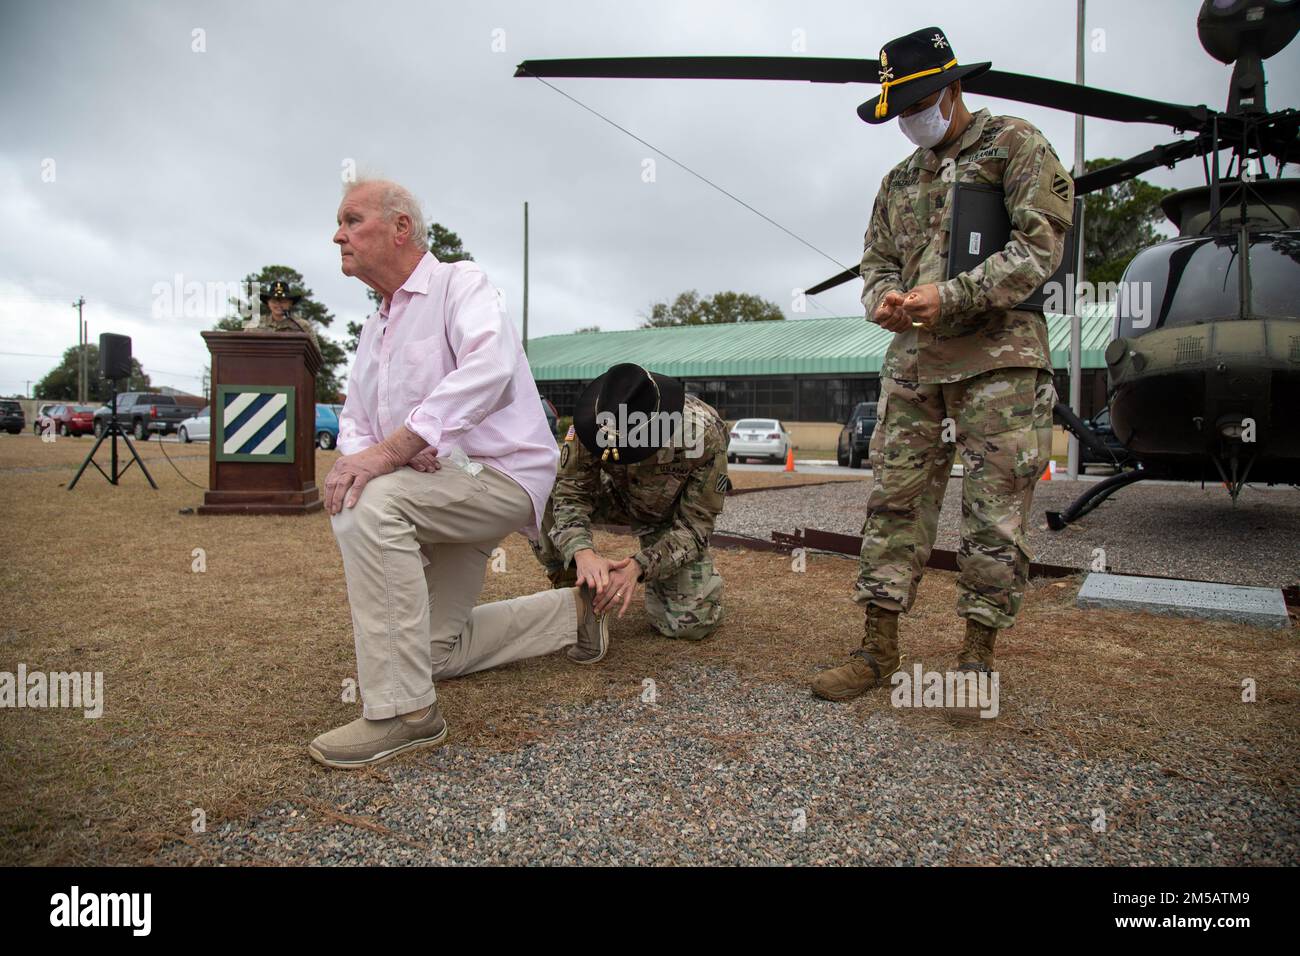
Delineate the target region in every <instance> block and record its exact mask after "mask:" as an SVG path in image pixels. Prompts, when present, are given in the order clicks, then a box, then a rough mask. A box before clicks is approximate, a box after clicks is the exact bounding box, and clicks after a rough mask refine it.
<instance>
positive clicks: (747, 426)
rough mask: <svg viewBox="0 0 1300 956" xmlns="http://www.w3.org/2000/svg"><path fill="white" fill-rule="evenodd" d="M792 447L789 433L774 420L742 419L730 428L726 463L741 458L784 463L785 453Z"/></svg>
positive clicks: (792, 443)
mask: <svg viewBox="0 0 1300 956" xmlns="http://www.w3.org/2000/svg"><path fill="white" fill-rule="evenodd" d="M793 447H794V442H793V441H791V439H790V433H789V432H788V431H786V430H785V426H784V425H782V424H781V422H780V421H778V420H777V419H775V418H742V419H741V420H740V421H738V422H736V424H734V425H732V426H731V441H730V442H729V443H728V444H727V461H730V462H735V461H737V460H738V459H741V458H767V459H769V460H771V461H777V462H783V461H785V456H786V452H788V451H789V450H790V449H791V448H793Z"/></svg>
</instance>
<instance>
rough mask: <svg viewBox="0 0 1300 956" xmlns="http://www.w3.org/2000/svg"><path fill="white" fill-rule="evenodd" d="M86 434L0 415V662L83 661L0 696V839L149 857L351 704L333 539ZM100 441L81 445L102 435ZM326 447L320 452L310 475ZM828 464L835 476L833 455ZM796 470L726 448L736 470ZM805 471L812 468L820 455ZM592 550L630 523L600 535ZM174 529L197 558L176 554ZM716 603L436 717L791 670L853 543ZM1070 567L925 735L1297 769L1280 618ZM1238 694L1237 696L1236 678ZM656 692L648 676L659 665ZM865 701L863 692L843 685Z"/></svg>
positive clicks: (1174, 768)
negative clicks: (715, 623)
mask: <svg viewBox="0 0 1300 956" xmlns="http://www.w3.org/2000/svg"><path fill="white" fill-rule="evenodd" d="M89 447H90V441H89V440H88V439H81V440H75V439H74V440H63V439H61V440H59V441H58V442H55V443H54V444H53V445H45V444H42V443H41V442H39V441H37V440H35V439H33V438H30V437H22V438H17V437H10V436H0V491H2V492H3V501H4V504H5V507H4V514H3V517H2V518H0V529H2V530H3V533H2V534H0V575H2V578H0V595H3V596H2V597H0V602H3V603H2V604H0V671H10V672H13V671H15V670H16V668H17V665H18V663H19V662H22V663H25V664H26V665H27V668H28V669H29V670H44V671H66V670H73V669H75V670H81V671H102V672H103V674H104V682H105V698H106V702H105V707H104V714H103V717H102V718H100V719H98V720H90V719H85V718H84V717H83V716H82V715H81V712H80V711H72V710H28V709H23V710H6V711H3V712H0V775H2V776H3V779H4V780H5V786H4V787H3V788H2V789H0V864H14V863H39V864H50V863H75V864H87V863H89V864H97V863H109V864H112V863H137V862H148V861H149V860H150V859H151V858H152V855H153V853H154V851H156V850H157V848H158V847H159V846H161V845H162V844H163V843H165V842H167V841H171V840H175V839H185V838H186V837H187V835H188V834H189V832H190V823H191V813H192V811H193V810H194V809H195V808H202V809H203V810H204V811H205V813H206V814H207V821H208V826H209V827H212V826H214V825H215V824H217V823H218V822H220V821H221V820H223V819H229V818H231V817H234V816H237V815H241V814H244V813H247V812H250V811H253V810H255V809H258V808H260V807H262V806H264V805H266V804H267V803H269V802H271V801H272V800H277V799H295V798H300V797H301V795H302V794H303V792H304V789H305V788H306V787H307V785H308V784H309V783H310V781H311V780H312V779H313V778H314V777H315V775H317V774H322V773H326V772H327V771H324V770H323V769H321V768H319V767H317V766H316V765H315V764H314V763H312V762H311V761H310V759H309V758H308V757H307V755H306V751H305V745H306V743H307V742H308V741H309V740H310V739H311V738H312V737H313V736H314V735H315V734H317V733H320V732H321V731H322V730H326V729H329V728H331V727H333V726H335V725H337V724H339V723H342V722H345V721H347V720H349V719H351V718H352V717H354V716H356V714H357V713H358V710H359V708H358V705H356V704H350V703H344V702H342V701H341V699H340V697H341V694H340V691H341V687H342V685H343V682H344V681H345V680H346V679H348V678H350V677H352V676H353V675H354V662H353V651H352V634H351V624H350V619H349V615H348V607H347V600H346V594H345V590H344V581H343V570H342V564H341V561H340V558H339V553H338V549H337V547H336V546H335V544H334V540H333V536H332V534H331V533H330V527H329V521H328V519H327V518H326V517H325V515H324V514H315V515H311V516H307V517H304V518H289V517H270V518H240V517H212V518H200V517H197V516H195V515H183V514H180V513H179V511H180V509H182V508H186V507H193V506H196V505H197V504H199V503H200V501H201V498H202V493H201V491H200V490H199V489H198V488H194V487H192V486H190V485H189V484H186V483H185V482H184V481H182V480H181V478H180V477H179V476H178V475H177V473H176V472H175V471H174V470H173V469H172V467H171V466H170V465H169V464H168V463H167V462H166V461H164V460H163V458H162V456H161V454H160V451H161V450H160V448H159V447H158V443H157V442H156V441H155V442H148V443H146V444H144V445H143V446H141V447H142V452H143V454H144V455H145V456H146V458H147V460H148V463H149V465H150V468H151V470H152V471H153V473H154V477H155V479H156V480H157V481H158V483H159V485H160V490H159V491H157V492H155V491H152V490H150V489H149V488H148V486H147V485H146V484H145V482H144V480H143V477H142V476H141V475H139V474H137V473H136V472H135V469H132V471H131V472H130V473H129V474H128V475H127V477H126V479H125V482H124V484H123V485H122V486H120V487H118V488H113V487H111V486H109V485H108V484H107V483H106V482H105V481H104V480H103V479H102V478H100V476H99V475H98V473H97V472H94V471H93V470H92V471H91V472H90V473H89V474H88V475H87V476H85V477H84V478H83V479H82V483H81V484H79V485H78V487H77V488H76V489H75V490H74V491H72V492H71V493H69V492H68V491H67V490H66V489H65V487H64V486H65V485H66V483H67V481H68V480H70V478H71V476H72V473H73V471H74V469H75V467H76V465H77V464H78V463H79V462H80V460H81V458H82V457H83V456H84V455H85V453H86V451H87V450H88V449H89ZM167 451H168V452H169V453H170V454H171V455H172V457H173V458H177V457H178V456H186V457H182V458H178V460H177V461H176V464H177V465H178V467H179V468H180V470H181V471H182V472H183V473H184V474H185V475H186V476H187V477H189V478H190V479H191V480H192V481H195V482H198V483H200V484H203V483H204V481H205V479H206V475H207V465H206V451H207V446H206V445H198V444H196V445H191V446H178V445H168V446H167ZM106 457H107V456H106V455H101V458H102V459H103V460H106ZM334 458H335V455H334V454H333V453H325V452H321V453H319V455H318V459H317V480H318V482H320V481H323V478H324V474H325V472H326V471H327V470H328V468H329V465H330V463H331V462H332V461H333V459H334ZM846 477H848V476H846ZM810 480H814V479H813V477H812V476H800V475H798V474H795V475H784V474H780V473H737V474H736V483H737V484H738V485H741V486H744V485H746V484H747V483H749V482H750V481H755V482H762V483H765V484H766V483H771V484H774V485H783V484H794V483H798V482H804V481H810ZM816 480H824V479H821V478H818V479H816ZM504 546H505V548H506V553H507V568H508V570H507V571H506V572H505V573H501V574H489V575H488V579H487V581H486V584H485V587H484V591H483V598H482V599H483V600H496V599H500V598H505V597H510V596H514V595H518V594H522V593H528V592H531V591H535V590H539V589H541V588H542V587H544V586H545V583H546V582H545V578H544V577H543V575H542V573H541V571H540V569H539V568H538V566H537V565H536V563H535V561H534V560H533V557H532V554H531V551H530V550H529V548H528V546H527V542H526V541H525V540H524V539H523V538H522V537H521V536H519V535H514V536H512V537H511V538H509V539H507V541H506V542H505V545H504ZM598 546H599V547H601V548H602V549H609V550H611V551H620V550H621V552H622V553H627V552H629V551H630V550H631V547H632V542H631V540H630V539H627V538H618V537H615V536H612V535H607V534H603V535H600V536H598ZM195 548H202V549H204V550H205V552H206V561H207V570H206V571H205V572H203V573H195V572H194V571H192V569H191V568H192V562H193V561H194V558H193V556H192V552H193V550H194V549H195ZM718 565H719V567H720V569H721V571H722V574H723V575H724V577H725V578H726V581H727V591H726V593H727V608H728V611H727V613H728V619H727V623H726V625H725V626H724V628H723V629H722V630H721V631H720V632H719V633H718V635H717V636H716V637H715V638H714V639H712V640H710V641H707V642H704V643H702V644H698V645H691V644H684V643H677V642H673V641H669V640H665V639H663V638H660V637H657V636H655V635H654V634H653V633H652V632H651V631H650V628H649V624H648V622H647V621H646V619H645V616H644V613H643V612H642V611H641V610H640V609H639V608H638V609H635V610H634V611H633V612H631V613H630V614H629V616H628V617H627V618H626V619H624V620H623V621H621V622H618V623H617V624H616V625H615V629H614V636H615V644H614V647H613V649H612V651H611V653H610V656H609V658H608V660H607V661H606V662H605V664H604V665H602V666H600V667H596V668H574V667H572V666H571V665H567V664H566V663H565V662H564V661H563V660H562V659H560V658H558V657H552V658H545V659H538V660H532V661H525V662H521V663H518V664H515V665H511V666H509V667H505V668H502V669H500V670H497V671H493V672H488V673H484V674H478V675H473V676H471V677H467V678H462V679H460V680H456V681H451V682H448V683H446V684H443V685H442V686H441V687H440V688H439V692H440V698H441V700H442V706H443V708H444V712H445V713H446V715H447V717H448V720H449V722H450V723H451V725H452V728H453V733H454V734H455V736H456V738H457V740H458V741H459V742H460V743H462V744H466V745H469V746H475V747H497V748H514V747H518V746H520V745H521V744H523V743H526V742H527V741H529V740H530V739H533V738H535V737H536V736H538V735H539V734H540V733H541V731H539V730H538V729H536V728H537V727H538V723H537V722H536V721H535V720H534V716H535V715H537V714H539V713H540V712H542V711H543V710H544V709H545V708H548V707H550V706H551V705H554V704H557V703H579V702H582V701H585V700H592V699H596V698H599V697H602V696H604V695H606V694H607V693H609V692H610V691H611V690H615V689H618V690H619V691H621V692H627V691H628V690H629V688H638V687H639V686H640V682H641V680H642V678H643V677H644V676H645V675H647V674H657V673H662V672H663V671H665V670H667V669H670V668H671V667H672V666H673V665H674V664H675V663H677V662H680V661H682V660H695V661H698V662H702V663H713V664H718V665H724V666H728V667H733V668H735V669H736V670H738V671H739V672H740V673H742V674H744V675H746V677H747V678H748V679H752V680H758V681H779V682H790V683H793V684H796V685H798V684H801V683H803V682H804V681H805V680H806V678H807V677H808V675H809V674H810V673H811V672H812V671H813V670H814V669H815V668H816V667H818V666H819V665H822V664H825V663H830V662H834V661H836V660H838V659H840V658H841V657H842V655H843V653H844V652H845V651H846V650H847V649H848V648H849V647H850V646H852V645H853V644H854V643H855V642H856V641H857V639H858V635H859V633H860V626H861V625H860V620H861V619H860V616H859V614H858V612H857V610H856V608H854V606H853V605H852V604H851V603H850V602H849V599H848V593H849V587H850V584H851V582H852V579H853V575H854V565H853V563H852V562H851V561H848V560H845V559H843V558H840V557H834V556H812V557H811V558H810V560H809V562H808V568H807V571H806V573H804V574H799V575H797V574H795V573H794V572H793V571H792V570H791V568H790V559H789V558H788V557H786V556H782V555H779V554H770V553H757V552H750V551H721V552H719V554H718ZM1076 584H1077V582H1068V581H1056V582H1036V583H1035V585H1034V587H1033V588H1032V591H1031V593H1030V595H1029V598H1028V600H1027V604H1026V609H1025V611H1024V613H1023V615H1022V617H1021V620H1020V623H1019V624H1018V626H1017V627H1016V628H1015V629H1014V630H1013V631H1011V632H1009V633H1008V634H1007V635H1005V637H1004V639H1003V641H1002V646H1001V647H1000V651H1001V653H1000V655H999V662H1000V670H1001V671H1002V675H1003V678H1002V681H1003V683H1002V696H1003V702H1002V717H1001V718H1000V719H999V720H998V721H996V722H994V723H993V725H992V726H989V725H988V724H981V725H980V726H979V728H978V729H977V730H973V731H972V730H952V729H949V728H948V727H947V725H946V724H944V723H943V722H942V721H939V720H937V719H936V718H935V717H934V716H933V715H931V714H928V713H925V712H921V711H900V712H898V716H899V718H900V719H904V720H921V721H926V722H927V724H926V726H927V727H928V728H932V732H934V733H936V734H949V733H959V734H965V735H971V740H972V744H973V745H978V743H979V741H978V739H977V738H976V737H975V736H973V735H980V736H982V737H984V738H989V737H991V738H993V739H1001V738H1005V737H1012V738H1016V737H1032V738H1034V740H1035V742H1036V743H1038V744H1039V745H1041V746H1046V747H1051V748H1054V749H1057V750H1059V751H1060V752H1061V753H1062V754H1063V755H1067V754H1068V755H1071V756H1077V755H1080V754H1082V755H1085V756H1089V757H1092V756H1101V755H1110V756H1119V757H1121V758H1122V759H1129V760H1133V761H1138V760H1154V761H1158V762H1159V763H1160V764H1161V765H1162V766H1163V767H1164V768H1165V770H1166V772H1167V773H1170V774H1178V775H1183V776H1187V777H1192V778H1198V779H1209V778H1213V777H1215V776H1216V775H1220V774H1223V773H1226V772H1232V773H1235V774H1239V775H1242V776H1244V777H1245V778H1246V779H1248V780H1249V781H1250V782H1251V783H1253V784H1254V785H1255V786H1258V787H1260V788H1262V789H1265V790H1268V791H1275V792H1282V793H1294V789H1295V787H1296V784H1297V778H1298V776H1300V775H1298V774H1297V760H1298V757H1297V755H1298V754H1300V747H1298V746H1297V743H1298V741H1297V728H1298V727H1300V690H1298V685H1297V676H1298V672H1300V667H1298V666H1297V662H1298V655H1297V653H1296V643H1295V636H1294V633H1293V632H1291V633H1285V634H1280V633H1277V632H1269V631H1262V630H1257V629H1252V628H1247V627H1241V626H1235V625H1227V624H1206V623H1198V622H1191V621H1175V620H1168V619H1163V618H1156V617H1152V616H1146V615H1133V614H1124V613H1102V612H1089V613H1087V614H1084V613H1082V612H1080V611H1078V610H1076V609H1075V608H1074V607H1073V603H1072V602H1073V597H1074V589H1075V585H1076ZM954 602H955V591H954V577H953V576H952V575H950V574H945V573H940V572H933V573H931V574H929V575H928V576H927V578H926V581H925V584H924V586H923V588H922V594H921V599H920V601H919V604H918V608H917V609H916V611H915V612H914V613H913V614H912V615H910V616H909V618H908V620H907V621H906V622H905V630H904V640H905V645H906V646H905V650H906V653H907V655H908V657H909V658H910V659H912V660H919V661H921V662H923V663H924V664H925V665H926V666H927V667H928V668H929V667H934V668H941V667H943V666H944V665H945V664H946V663H947V662H948V661H949V660H950V659H951V655H952V653H953V652H954V650H955V648H956V646H957V645H958V643H959V641H960V636H961V623H960V621H958V619H957V618H956V617H955V616H954V615H953V613H952V608H953V606H954ZM1245 678H1251V679H1253V680H1254V681H1255V682H1256V686H1257V694H1258V700H1257V701H1256V702H1255V703H1253V704H1245V703H1242V701H1241V696H1242V688H1241V682H1242V681H1243V679H1245ZM665 692H666V693H671V689H670V685H665ZM847 706H850V707H853V708H856V709H857V711H858V712H861V713H863V714H865V713H867V712H869V711H871V710H874V709H879V708H885V707H888V706H889V704H888V699H887V696H886V695H884V694H877V695H873V696H870V697H869V698H868V699H865V700H860V701H858V702H855V703H853V704H850V705H847Z"/></svg>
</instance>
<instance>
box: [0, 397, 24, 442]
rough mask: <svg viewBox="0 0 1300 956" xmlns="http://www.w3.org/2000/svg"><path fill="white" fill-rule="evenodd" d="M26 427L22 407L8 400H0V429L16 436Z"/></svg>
mask: <svg viewBox="0 0 1300 956" xmlns="http://www.w3.org/2000/svg"><path fill="white" fill-rule="evenodd" d="M26 427H27V417H26V416H25V415H24V414H23V407H22V406H21V405H19V404H18V403H17V402H16V401H14V400H13V399H10V398H6V399H4V400H0V429H3V430H4V431H7V432H8V433H9V434H11V435H17V434H18V433H19V432H21V431H22V430H23V429H24V428H26Z"/></svg>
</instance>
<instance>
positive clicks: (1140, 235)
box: [1083, 159, 1174, 282]
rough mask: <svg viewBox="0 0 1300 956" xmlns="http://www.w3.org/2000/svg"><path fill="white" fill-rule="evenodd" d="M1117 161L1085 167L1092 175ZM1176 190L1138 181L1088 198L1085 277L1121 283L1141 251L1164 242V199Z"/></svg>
mask: <svg viewBox="0 0 1300 956" xmlns="http://www.w3.org/2000/svg"><path fill="white" fill-rule="evenodd" d="M1117 162H1119V160H1117V159H1090V160H1088V161H1087V163H1086V164H1085V166H1086V168H1087V170H1088V172H1092V171H1093V170H1096V169H1101V168H1102V167H1104V166H1110V165H1112V164H1114V163H1117ZM1173 191H1174V190H1172V189H1164V188H1162V187H1160V186H1153V185H1152V184H1151V183H1148V182H1145V181H1143V180H1141V179H1136V178H1134V179H1126V180H1124V182H1122V183H1116V184H1115V185H1114V186H1109V187H1107V188H1106V189H1099V190H1097V191H1096V192H1092V193H1089V194H1088V195H1086V196H1084V197H1083V244H1084V252H1083V262H1084V278H1085V279H1087V280H1088V281H1089V282H1118V281H1119V280H1120V277H1121V276H1122V275H1123V274H1124V269H1125V268H1126V267H1127V266H1128V264H1129V260H1131V259H1132V258H1133V256H1135V255H1136V254H1137V253H1138V251H1139V250H1141V249H1143V248H1145V247H1146V246H1149V245H1151V244H1153V243H1156V242H1159V241H1160V240H1161V239H1163V238H1164V236H1163V235H1162V234H1161V233H1160V232H1159V231H1158V230H1157V229H1156V225H1157V224H1158V223H1161V222H1163V221H1164V218H1165V214H1164V212H1163V211H1162V210H1161V209H1160V200H1161V199H1163V198H1164V197H1165V196H1168V195H1169V194H1170V193H1171V192H1173Z"/></svg>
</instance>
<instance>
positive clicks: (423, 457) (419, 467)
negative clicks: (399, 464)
mask: <svg viewBox="0 0 1300 956" xmlns="http://www.w3.org/2000/svg"><path fill="white" fill-rule="evenodd" d="M407 464H408V465H410V466H411V467H412V468H414V469H415V470H416V471H425V472H433V471H437V470H438V469H439V468H441V467H442V462H440V461H439V460H438V449H436V448H434V447H433V446H432V445H430V446H429V447H428V448H426V449H425V450H424V451H422V452H420V453H419V454H418V455H416V456H415V457H414V458H412V459H411V460H410V461H408V462H407Z"/></svg>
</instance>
